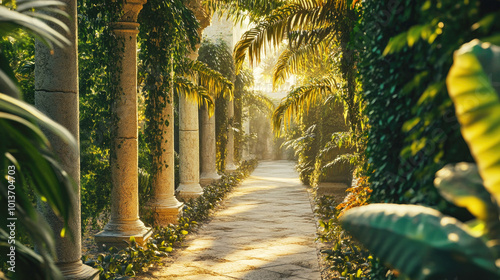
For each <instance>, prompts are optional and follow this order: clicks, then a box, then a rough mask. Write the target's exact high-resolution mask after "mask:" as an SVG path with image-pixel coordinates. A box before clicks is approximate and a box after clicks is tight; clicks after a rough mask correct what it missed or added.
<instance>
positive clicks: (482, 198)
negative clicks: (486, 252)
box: [434, 162, 499, 223]
mask: <svg viewBox="0 0 500 280" xmlns="http://www.w3.org/2000/svg"><path fill="white" fill-rule="evenodd" d="M434 185H435V186H436V188H437V189H438V190H439V193H440V194H441V196H442V197H444V198H445V199H447V200H448V201H450V202H452V203H453V204H455V205H457V206H460V207H464V208H467V210H469V212H471V213H472V214H473V215H474V216H476V217H477V218H478V219H481V220H483V221H492V222H496V223H499V220H498V204H497V203H496V201H495V199H494V198H493V197H492V196H491V194H490V193H489V192H488V191H487V190H486V189H485V188H484V185H483V180H482V179H481V176H479V172H478V170H477V166H476V165H475V164H473V163H466V162H461V163H458V164H448V165H446V166H445V167H444V168H443V169H441V170H439V171H438V172H437V173H436V179H435V180H434Z"/></svg>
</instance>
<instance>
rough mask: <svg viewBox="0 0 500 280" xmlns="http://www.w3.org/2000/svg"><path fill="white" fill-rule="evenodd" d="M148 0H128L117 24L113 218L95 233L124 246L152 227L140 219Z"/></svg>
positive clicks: (98, 237) (104, 240)
mask: <svg viewBox="0 0 500 280" xmlns="http://www.w3.org/2000/svg"><path fill="white" fill-rule="evenodd" d="M145 2H146V1H143V0H135V1H127V0H126V1H124V5H123V12H124V15H123V16H122V18H121V21H120V22H116V23H114V24H113V26H112V28H113V32H114V33H115V35H116V37H117V48H116V51H118V52H120V58H119V61H117V63H118V65H119V66H118V67H119V69H120V70H119V71H118V73H117V76H118V81H119V84H118V87H119V89H118V92H119V93H118V96H117V97H116V100H115V104H114V105H113V113H114V114H115V115H116V118H117V121H116V126H115V127H114V129H115V130H114V139H113V145H114V154H113V155H112V156H111V162H110V165H111V180H112V184H113V189H112V191H111V219H110V221H109V223H108V224H107V225H106V226H105V227H104V230H103V231H101V232H100V233H98V234H97V235H96V236H95V240H96V242H97V243H98V244H106V245H108V246H116V247H124V245H125V242H127V241H129V239H130V237H131V236H134V237H135V240H136V241H137V242H138V243H139V244H144V243H145V241H146V240H147V239H148V238H149V237H150V236H151V233H152V231H151V228H148V227H145V226H144V223H143V222H142V221H141V220H140V219H139V194H138V135H137V134H138V133H137V128H138V127H137V34H138V33H139V30H138V27H139V24H138V23H137V22H136V21H137V16H138V14H139V12H140V10H141V9H142V5H143V4H144V3H145Z"/></svg>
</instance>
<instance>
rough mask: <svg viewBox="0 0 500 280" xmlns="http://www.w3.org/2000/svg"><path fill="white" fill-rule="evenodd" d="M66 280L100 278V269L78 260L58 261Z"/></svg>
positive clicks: (92, 279)
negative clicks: (69, 261)
mask: <svg viewBox="0 0 500 280" xmlns="http://www.w3.org/2000/svg"><path fill="white" fill-rule="evenodd" d="M56 265H57V267H58V268H59V269H60V270H61V272H62V274H63V276H64V279H66V280H98V279H99V270H97V269H95V268H92V267H90V266H88V265H85V264H83V263H82V261H80V260H79V261H76V262H72V263H57V264H56Z"/></svg>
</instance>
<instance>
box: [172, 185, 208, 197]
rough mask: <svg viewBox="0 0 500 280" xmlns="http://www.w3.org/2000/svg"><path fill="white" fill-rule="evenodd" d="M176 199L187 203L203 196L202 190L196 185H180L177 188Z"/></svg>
mask: <svg viewBox="0 0 500 280" xmlns="http://www.w3.org/2000/svg"><path fill="white" fill-rule="evenodd" d="M177 191H178V195H177V196H178V197H179V198H180V199H181V200H182V201H188V200H190V199H194V198H198V197H199V196H200V195H202V194H203V189H202V188H201V186H200V184H198V183H191V184H183V183H181V184H180V185H179V188H178V190H177Z"/></svg>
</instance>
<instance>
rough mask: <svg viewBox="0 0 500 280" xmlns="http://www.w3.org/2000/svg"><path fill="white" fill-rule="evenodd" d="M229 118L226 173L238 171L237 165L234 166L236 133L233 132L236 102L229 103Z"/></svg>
mask: <svg viewBox="0 0 500 280" xmlns="http://www.w3.org/2000/svg"><path fill="white" fill-rule="evenodd" d="M227 117H228V118H229V130H228V132H227V155H226V171H234V170H236V165H235V164H234V131H233V126H232V124H233V121H234V101H233V100H231V101H229V105H228V109H227Z"/></svg>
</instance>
